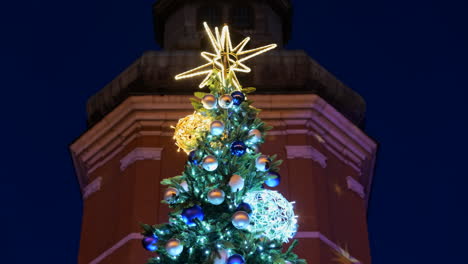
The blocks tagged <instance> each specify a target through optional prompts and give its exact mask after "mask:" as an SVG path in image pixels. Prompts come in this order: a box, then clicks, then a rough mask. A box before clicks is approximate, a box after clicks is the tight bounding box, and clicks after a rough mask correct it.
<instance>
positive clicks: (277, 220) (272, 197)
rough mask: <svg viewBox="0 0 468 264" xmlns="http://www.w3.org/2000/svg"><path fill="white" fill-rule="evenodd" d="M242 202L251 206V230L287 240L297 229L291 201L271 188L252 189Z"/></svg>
mask: <svg viewBox="0 0 468 264" xmlns="http://www.w3.org/2000/svg"><path fill="white" fill-rule="evenodd" d="M244 202H246V203H248V204H250V205H251V206H252V214H251V216H250V221H251V223H253V225H251V226H250V228H251V230H250V231H251V232H260V233H262V234H263V235H264V236H266V237H267V238H269V239H271V240H274V239H278V240H281V241H283V242H288V241H289V239H290V238H292V237H293V236H294V234H295V233H296V231H297V217H296V216H295V215H294V209H293V202H289V201H288V200H286V199H285V198H284V197H283V196H282V195H281V194H280V193H278V192H277V191H272V190H261V191H253V192H249V193H247V194H246V196H245V198H244Z"/></svg>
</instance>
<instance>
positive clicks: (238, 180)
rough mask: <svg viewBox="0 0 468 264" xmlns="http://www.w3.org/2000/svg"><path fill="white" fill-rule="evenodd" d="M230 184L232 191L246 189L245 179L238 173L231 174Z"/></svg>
mask: <svg viewBox="0 0 468 264" xmlns="http://www.w3.org/2000/svg"><path fill="white" fill-rule="evenodd" d="M229 186H230V187H231V192H237V191H240V190H242V189H244V179H243V178H242V177H241V176H240V175H237V174H234V175H232V176H231V179H229Z"/></svg>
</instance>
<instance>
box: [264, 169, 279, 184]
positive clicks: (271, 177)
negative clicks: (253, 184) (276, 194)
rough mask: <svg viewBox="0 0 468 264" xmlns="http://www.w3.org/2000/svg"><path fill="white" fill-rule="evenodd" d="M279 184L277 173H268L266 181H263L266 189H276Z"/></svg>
mask: <svg viewBox="0 0 468 264" xmlns="http://www.w3.org/2000/svg"><path fill="white" fill-rule="evenodd" d="M280 182H281V176H280V175H279V173H277V172H274V171H270V172H268V179H266V180H265V184H266V185H267V186H268V187H276V186H278V185H279V184H280Z"/></svg>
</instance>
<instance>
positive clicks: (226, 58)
mask: <svg viewBox="0 0 468 264" xmlns="http://www.w3.org/2000/svg"><path fill="white" fill-rule="evenodd" d="M203 26H204V27H205V30H206V34H207V35H208V37H209V38H210V41H211V45H212V46H213V49H214V51H215V53H210V52H206V51H204V52H202V53H201V56H202V57H203V58H204V59H206V60H207V61H208V63H206V64H204V65H201V66H199V67H197V68H194V69H191V70H189V71H186V72H184V73H181V74H178V75H176V76H175V79H176V80H180V79H185V78H190V77H194V76H198V75H204V74H206V77H205V79H203V81H202V82H201V83H200V85H199V87H200V88H203V87H204V86H205V85H206V84H207V83H208V81H209V79H210V76H211V75H212V74H213V72H215V71H216V72H218V78H219V79H220V80H221V81H222V82H223V83H224V81H225V80H226V79H228V78H229V77H231V80H232V83H233V85H234V86H235V87H236V88H237V89H240V88H241V85H240V83H239V80H238V79H237V76H236V72H246V73H248V72H250V71H251V69H250V68H249V67H247V66H246V65H245V64H243V63H242V62H244V61H247V60H248V59H251V58H253V57H255V56H257V55H260V54H262V53H264V52H267V51H269V50H271V49H274V48H276V46H277V45H276V44H270V45H266V46H263V47H259V48H255V49H250V50H244V48H245V46H246V45H247V43H248V42H249V40H250V38H249V37H247V38H245V39H244V40H242V41H241V42H240V43H239V44H238V45H237V46H236V47H235V48H233V47H232V43H231V36H230V34H229V27H228V26H224V27H223V29H222V30H221V34H220V32H219V30H218V28H217V27H215V34H214V35H213V32H212V31H211V29H210V27H209V26H208V24H207V23H206V22H203Z"/></svg>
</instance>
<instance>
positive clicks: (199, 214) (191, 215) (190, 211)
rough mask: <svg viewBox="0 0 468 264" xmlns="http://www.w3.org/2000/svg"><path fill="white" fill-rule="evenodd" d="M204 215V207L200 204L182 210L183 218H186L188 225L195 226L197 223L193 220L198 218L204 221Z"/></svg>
mask: <svg viewBox="0 0 468 264" xmlns="http://www.w3.org/2000/svg"><path fill="white" fill-rule="evenodd" d="M204 216H205V215H204V214H203V209H202V208H201V207H200V206H199V205H194V206H192V207H189V208H185V209H184V210H183V211H182V220H184V222H185V223H186V224H187V225H188V226H195V225H196V224H195V222H194V221H193V220H194V219H195V218H198V220H200V221H203V218H204Z"/></svg>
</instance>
